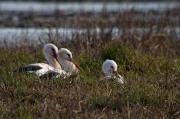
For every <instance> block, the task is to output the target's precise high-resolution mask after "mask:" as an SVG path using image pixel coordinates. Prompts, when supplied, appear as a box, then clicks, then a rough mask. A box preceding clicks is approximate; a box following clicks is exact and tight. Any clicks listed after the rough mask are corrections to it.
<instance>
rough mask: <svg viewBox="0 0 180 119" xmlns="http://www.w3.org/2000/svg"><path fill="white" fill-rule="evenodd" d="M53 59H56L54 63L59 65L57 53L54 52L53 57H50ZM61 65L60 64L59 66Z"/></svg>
mask: <svg viewBox="0 0 180 119" xmlns="http://www.w3.org/2000/svg"><path fill="white" fill-rule="evenodd" d="M52 56H53V57H54V58H55V59H56V61H57V62H58V63H59V60H58V55H57V53H55V52H53V55H52ZM59 64H60V63H59ZM60 65H61V64H60Z"/></svg>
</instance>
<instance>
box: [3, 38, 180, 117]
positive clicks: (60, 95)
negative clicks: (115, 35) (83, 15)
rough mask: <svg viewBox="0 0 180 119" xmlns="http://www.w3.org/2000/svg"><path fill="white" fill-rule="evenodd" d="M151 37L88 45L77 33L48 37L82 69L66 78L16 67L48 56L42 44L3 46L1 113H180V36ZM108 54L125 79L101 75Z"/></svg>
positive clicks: (87, 114) (62, 114)
mask: <svg viewBox="0 0 180 119" xmlns="http://www.w3.org/2000/svg"><path fill="white" fill-rule="evenodd" d="M92 37H93V36H92ZM156 38H157V39H156V41H158V39H159V38H158V36H157V37H156ZM151 40H152V39H151ZM151 40H149V39H146V42H145V41H142V42H137V41H136V40H135V39H134V45H132V42H131V43H128V41H126V42H123V40H122V39H121V40H120V39H115V40H108V39H107V40H106V41H105V40H98V39H96V40H94V41H92V42H91V43H92V44H89V45H88V44H87V43H84V42H88V41H84V40H79V39H78V38H77V40H74V41H69V42H68V41H67V42H65V43H61V45H60V44H58V43H57V41H49V42H54V43H55V42H56V43H55V44H56V45H58V47H60V46H63V47H68V48H69V49H70V50H71V51H72V52H73V55H74V57H75V59H76V60H77V61H78V62H79V64H80V65H81V71H80V73H79V75H78V76H77V77H76V78H74V79H66V80H62V79H54V80H51V79H39V78H38V77H36V76H34V75H28V74H22V73H13V70H14V69H15V68H17V67H18V66H22V65H24V64H29V63H34V62H41V61H44V57H43V54H42V50H41V48H42V45H41V46H38V47H37V48H32V47H23V46H22V47H18V48H7V47H6V48H1V49H0V57H1V58H0V118H20V119H32V118H43V119H44V118H47V119H49V118H58V117H59V118H140V119H144V118H149V119H152V118H178V115H179V105H180V93H179V90H180V57H179V53H178V51H179V47H176V46H175V45H177V44H178V43H179V41H176V43H174V44H171V42H167V41H169V40H167V41H162V42H161V43H160V42H158V43H159V45H158V44H156V42H153V43H154V44H153V43H151V44H148V45H147V44H146V45H145V43H150V42H152V41H151ZM163 42H166V47H163V46H161V44H162V43H163ZM143 43H144V44H143ZM140 44H141V46H140ZM157 45H158V46H157ZM145 46H146V47H145ZM7 49H8V50H7ZM77 49H78V50H77ZM106 58H112V59H114V60H116V61H117V63H118V71H119V73H120V74H122V75H123V76H124V77H125V78H126V84H125V85H120V84H118V83H116V82H114V81H102V80H100V79H102V78H103V76H102V73H101V64H102V62H103V61H104V60H105V59H106Z"/></svg>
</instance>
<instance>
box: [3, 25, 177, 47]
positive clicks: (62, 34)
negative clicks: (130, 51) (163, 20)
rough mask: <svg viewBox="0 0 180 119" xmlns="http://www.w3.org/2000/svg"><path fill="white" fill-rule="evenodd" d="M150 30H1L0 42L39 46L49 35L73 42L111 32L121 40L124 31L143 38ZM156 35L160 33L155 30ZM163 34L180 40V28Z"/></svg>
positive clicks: (171, 29)
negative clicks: (91, 35) (93, 34)
mask: <svg viewBox="0 0 180 119" xmlns="http://www.w3.org/2000/svg"><path fill="white" fill-rule="evenodd" d="M149 30H150V29H149V28H128V29H120V28H113V29H110V28H106V29H100V28H95V29H79V28H51V29H48V28H0V41H1V42H3V41H6V43H18V42H21V41H22V40H23V41H26V42H29V43H35V44H38V43H40V41H48V39H49V34H51V36H52V37H56V38H58V40H64V41H65V40H72V39H73V37H74V36H76V35H77V34H78V35H81V34H83V33H90V34H91V33H95V34H97V37H98V35H99V34H100V33H108V32H109V31H111V35H112V39H113V38H119V37H121V35H123V31H126V32H129V33H138V34H139V35H140V36H142V35H143V34H144V33H146V32H148V31H149ZM153 32H154V33H156V32H159V31H156V30H153ZM161 32H165V33H166V34H167V35H168V34H171V33H172V32H174V33H175V34H176V35H177V37H178V38H180V28H179V27H177V28H170V27H166V28H164V29H163V30H162V31H161Z"/></svg>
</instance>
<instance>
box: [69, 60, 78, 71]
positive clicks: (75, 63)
mask: <svg viewBox="0 0 180 119" xmlns="http://www.w3.org/2000/svg"><path fill="white" fill-rule="evenodd" d="M70 62H72V63H73V64H74V65H75V66H76V67H77V68H78V69H80V65H79V64H78V63H77V62H76V61H75V60H74V59H70Z"/></svg>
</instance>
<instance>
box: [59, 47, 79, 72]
mask: <svg viewBox="0 0 180 119" xmlns="http://www.w3.org/2000/svg"><path fill="white" fill-rule="evenodd" d="M59 62H60V64H61V66H62V69H63V70H65V71H66V72H68V73H70V74H77V73H78V71H79V68H80V67H79V65H78V64H77V63H76V62H75V61H74V59H73V56H72V53H71V51H70V50H68V49H66V48H61V49H60V50H59Z"/></svg>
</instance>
